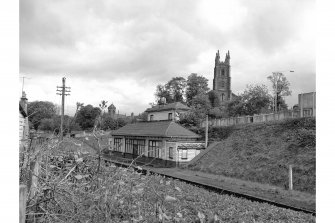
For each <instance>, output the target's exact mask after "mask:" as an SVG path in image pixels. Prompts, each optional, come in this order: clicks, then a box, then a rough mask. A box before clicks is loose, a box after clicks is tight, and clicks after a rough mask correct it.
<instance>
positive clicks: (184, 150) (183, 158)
mask: <svg viewBox="0 0 335 223" xmlns="http://www.w3.org/2000/svg"><path fill="white" fill-rule="evenodd" d="M181 159H182V160H187V149H182V150H181Z"/></svg>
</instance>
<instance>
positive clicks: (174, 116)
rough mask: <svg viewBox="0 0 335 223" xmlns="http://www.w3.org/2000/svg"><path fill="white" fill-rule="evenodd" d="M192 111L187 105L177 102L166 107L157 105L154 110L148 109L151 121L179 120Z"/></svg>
mask: <svg viewBox="0 0 335 223" xmlns="http://www.w3.org/2000/svg"><path fill="white" fill-rule="evenodd" d="M189 110H190V108H189V107H187V106H186V105H184V104H182V103H180V102H175V103H170V104H165V105H156V106H154V107H152V108H148V109H147V110H146V112H147V113H148V120H149V121H161V120H170V121H175V120H178V118H179V116H180V115H181V114H184V113H186V112H188V111H189Z"/></svg>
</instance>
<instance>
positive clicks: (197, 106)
mask: <svg viewBox="0 0 335 223" xmlns="http://www.w3.org/2000/svg"><path fill="white" fill-rule="evenodd" d="M191 104H192V106H191V110H190V111H189V112H187V113H186V114H184V115H181V117H180V121H179V123H180V124H182V125H183V126H185V127H192V126H197V125H199V124H200V122H201V121H202V120H204V119H205V118H206V115H207V114H208V113H209V111H210V109H211V104H210V101H209V99H208V95H207V94H204V93H203V94H198V95H196V96H195V97H194V98H193V99H192V101H191Z"/></svg>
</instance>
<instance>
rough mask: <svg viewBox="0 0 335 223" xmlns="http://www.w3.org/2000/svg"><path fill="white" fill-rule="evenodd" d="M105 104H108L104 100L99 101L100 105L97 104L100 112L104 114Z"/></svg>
mask: <svg viewBox="0 0 335 223" xmlns="http://www.w3.org/2000/svg"><path fill="white" fill-rule="evenodd" d="M107 103H108V101H105V100H102V101H101V103H100V104H99V107H100V109H101V112H103V113H105V109H106V108H107Z"/></svg>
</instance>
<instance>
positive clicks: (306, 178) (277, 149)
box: [189, 118, 316, 194]
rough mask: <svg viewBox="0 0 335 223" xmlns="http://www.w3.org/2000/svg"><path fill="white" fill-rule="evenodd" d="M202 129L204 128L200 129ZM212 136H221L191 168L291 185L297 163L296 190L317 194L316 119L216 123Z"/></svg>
mask: <svg viewBox="0 0 335 223" xmlns="http://www.w3.org/2000/svg"><path fill="white" fill-rule="evenodd" d="M198 132H199V133H201V130H199V131H198ZM209 139H210V140H221V141H222V143H220V144H219V145H217V146H216V147H215V148H214V149H213V150H211V151H210V152H209V153H207V154H206V155H204V156H203V157H202V158H201V159H199V160H198V162H196V163H195V164H194V165H192V166H190V167H189V168H190V169H191V170H198V171H203V172H207V173H213V174H218V175H224V176H227V177H233V178H239V179H243V180H248V181H253V182H259V183H265V184H270V185H275V186H279V187H282V188H285V189H287V188H288V165H289V164H292V165H293V184H294V185H293V186H294V189H295V190H299V191H302V192H308V193H312V194H315V179H316V177H315V165H316V161H315V158H316V157H315V153H316V151H315V144H316V143H315V119H314V118H302V119H290V120H285V121H279V122H268V123H259V124H248V125H243V126H233V127H216V128H211V129H210V131H209Z"/></svg>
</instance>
